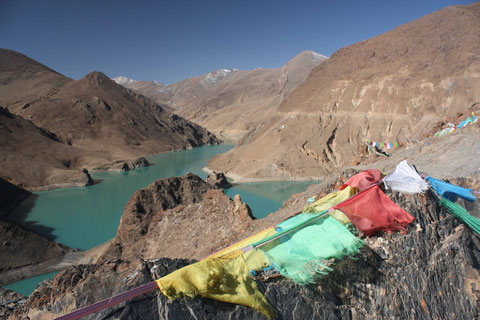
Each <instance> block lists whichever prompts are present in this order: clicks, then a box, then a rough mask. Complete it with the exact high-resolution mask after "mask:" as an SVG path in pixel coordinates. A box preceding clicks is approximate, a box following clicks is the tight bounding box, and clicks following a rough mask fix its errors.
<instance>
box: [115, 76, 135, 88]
mask: <svg viewBox="0 0 480 320" xmlns="http://www.w3.org/2000/svg"><path fill="white" fill-rule="evenodd" d="M112 80H113V81H115V82H116V83H118V84H120V85H122V86H123V85H127V86H128V85H130V84H132V83H135V82H137V80H133V79H130V78H127V77H124V76H119V77H116V78H113V79H112Z"/></svg>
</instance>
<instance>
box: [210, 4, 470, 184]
mask: <svg viewBox="0 0 480 320" xmlns="http://www.w3.org/2000/svg"><path fill="white" fill-rule="evenodd" d="M479 31H480V3H475V4H472V5H467V6H452V7H447V8H445V9H442V10H440V11H437V12H434V13H432V14H429V15H426V16H424V17H422V18H420V19H418V20H415V21H413V22H410V23H407V24H405V25H402V26H400V27H397V28H395V29H393V30H391V31H389V32H386V33H384V34H381V35H379V36H376V37H374V38H371V39H368V40H365V41H362V42H359V43H356V44H353V45H351V46H348V47H345V48H342V49H340V50H338V51H337V52H335V53H334V54H333V55H332V57H331V58H330V59H328V61H326V62H324V63H322V64H320V65H319V66H317V67H316V68H314V69H313V71H312V72H311V74H310V76H309V77H308V79H307V80H306V81H305V82H304V83H302V84H301V85H300V86H298V87H297V88H296V89H295V90H293V91H292V93H291V94H290V95H288V96H287V97H286V99H285V100H284V101H283V102H282V103H281V105H280V106H279V108H278V112H276V113H275V114H274V115H273V117H272V119H271V120H270V121H269V122H268V123H265V124H263V125H262V126H259V127H258V128H257V129H256V131H255V132H252V133H251V134H250V135H249V137H248V139H246V140H245V141H242V142H241V143H240V144H239V145H238V146H237V147H236V148H234V149H232V150H231V151H230V152H228V153H226V154H223V155H218V156H216V157H215V158H213V159H212V160H211V161H210V162H209V164H208V167H209V168H210V169H212V170H216V171H223V172H228V174H229V175H230V176H232V177H237V178H239V179H240V178H242V177H243V178H245V177H247V178H254V179H257V178H266V179H291V178H308V177H312V176H324V175H326V174H328V173H329V172H331V171H332V170H334V169H335V168H337V167H340V166H343V165H348V164H351V163H353V162H355V161H356V160H355V159H356V158H357V157H360V156H362V155H364V154H365V153H366V151H367V150H366V146H365V144H364V140H365V139H369V140H373V141H382V142H395V141H398V142H399V143H401V144H408V143H409V142H410V141H412V140H414V139H419V138H422V137H423V136H424V135H426V134H428V133H429V131H431V130H432V127H433V125H434V124H435V123H437V122H439V121H444V120H445V118H446V117H454V116H457V115H461V114H463V117H464V118H465V117H466V116H468V115H469V114H470V113H471V112H472V111H476V110H477V109H480V32H479Z"/></svg>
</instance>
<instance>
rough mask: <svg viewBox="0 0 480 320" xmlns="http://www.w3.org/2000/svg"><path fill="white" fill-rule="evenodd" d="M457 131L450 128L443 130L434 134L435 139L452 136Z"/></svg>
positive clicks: (455, 128)
mask: <svg viewBox="0 0 480 320" xmlns="http://www.w3.org/2000/svg"><path fill="white" fill-rule="evenodd" d="M455 130H457V127H448V128H445V129H443V130H440V131H438V132H437V133H435V134H434V136H435V137H441V136H446V135H447V134H451V133H453V132H455Z"/></svg>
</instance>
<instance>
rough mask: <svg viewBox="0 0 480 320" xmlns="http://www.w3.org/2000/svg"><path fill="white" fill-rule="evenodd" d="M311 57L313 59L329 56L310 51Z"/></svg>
mask: <svg viewBox="0 0 480 320" xmlns="http://www.w3.org/2000/svg"><path fill="white" fill-rule="evenodd" d="M310 57H311V58H312V59H313V60H320V59H328V57H327V56H324V55H323V54H320V53H316V52H315V51H312V52H310Z"/></svg>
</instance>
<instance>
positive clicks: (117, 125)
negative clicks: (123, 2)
mask: <svg viewBox="0 0 480 320" xmlns="http://www.w3.org/2000/svg"><path fill="white" fill-rule="evenodd" d="M19 114H20V115H21V116H23V117H25V118H26V119H28V120H31V121H32V122H34V123H35V124H36V125H38V126H40V127H42V128H46V129H48V130H50V131H53V132H55V133H56V134H57V135H58V136H59V137H60V139H62V140H63V141H65V142H67V143H69V144H71V145H72V146H76V147H79V148H82V149H86V150H93V151H99V152H107V153H110V154H113V155H115V156H121V157H124V156H132V155H144V154H151V153H158V152H164V151H171V150H178V149H184V148H189V147H195V146H199V145H203V144H208V143H216V142H217V140H216V138H215V136H213V135H212V134H211V133H209V132H208V131H207V130H205V129H204V128H202V127H200V126H198V125H196V124H194V123H191V122H189V121H187V120H185V119H183V118H181V117H179V116H177V115H174V114H172V113H170V112H168V111H165V110H164V108H163V107H162V106H160V105H158V104H156V103H155V102H153V101H152V100H150V99H148V98H146V97H144V96H141V95H139V94H137V93H134V92H133V91H131V90H129V89H126V88H124V87H122V86H120V85H118V84H116V83H115V82H114V81H112V80H110V78H108V77H107V76H106V75H104V74H103V73H101V72H92V73H90V74H88V75H87V76H85V77H84V78H82V79H80V80H76V81H70V82H69V83H67V84H65V85H64V86H63V87H62V88H60V90H58V92H56V93H55V94H52V95H50V96H49V97H48V98H45V99H43V100H42V101H38V102H35V103H32V104H31V105H30V106H29V107H28V108H25V109H22V110H21V111H20V112H19Z"/></svg>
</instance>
